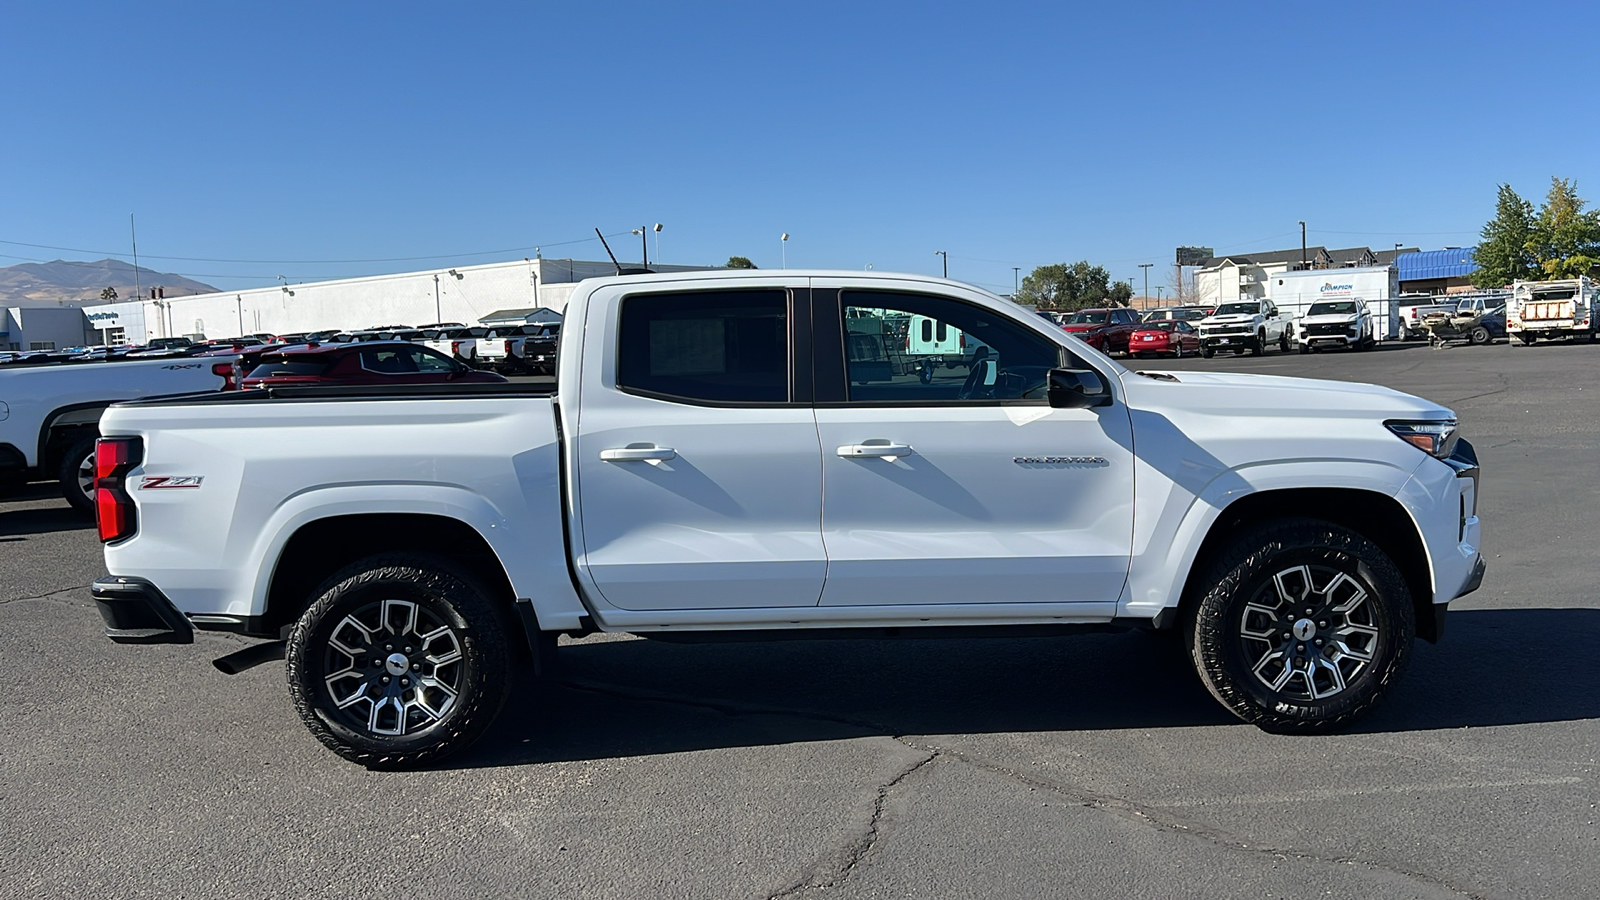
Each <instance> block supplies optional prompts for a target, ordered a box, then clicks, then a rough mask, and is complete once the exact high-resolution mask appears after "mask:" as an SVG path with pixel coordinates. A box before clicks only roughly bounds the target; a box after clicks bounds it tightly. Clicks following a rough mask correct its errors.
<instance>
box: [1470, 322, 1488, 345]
mask: <svg viewBox="0 0 1600 900" xmlns="http://www.w3.org/2000/svg"><path fill="white" fill-rule="evenodd" d="M1467 343H1469V344H1487V343H1489V329H1487V328H1485V327H1483V326H1482V325H1479V326H1478V327H1476V328H1474V329H1472V330H1471V331H1469V332H1467Z"/></svg>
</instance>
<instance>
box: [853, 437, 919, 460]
mask: <svg viewBox="0 0 1600 900" xmlns="http://www.w3.org/2000/svg"><path fill="white" fill-rule="evenodd" d="M835 452H836V453H838V454H839V455H840V456H842V457H844V458H845V459H859V458H862V457H878V458H880V459H899V458H900V457H902V456H910V455H911V454H912V453H915V452H916V451H914V450H912V449H911V445H910V444H891V443H889V442H888V441H883V442H881V443H880V442H875V441H869V442H867V443H865V444H845V445H843V446H841V447H840V448H839V449H838V450H837V451H835Z"/></svg>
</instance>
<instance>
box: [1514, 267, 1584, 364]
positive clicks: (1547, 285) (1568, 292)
mask: <svg viewBox="0 0 1600 900" xmlns="http://www.w3.org/2000/svg"><path fill="white" fill-rule="evenodd" d="M1506 334H1508V335H1510V336H1511V337H1512V338H1513V340H1512V342H1511V346H1513V347H1515V346H1516V345H1517V341H1518V340H1520V341H1521V342H1522V343H1523V344H1526V345H1531V344H1533V343H1534V342H1535V341H1537V340H1538V339H1540V338H1544V339H1545V340H1553V339H1555V338H1562V337H1570V338H1572V339H1574V340H1577V339H1578V338H1585V339H1587V340H1591V341H1592V340H1595V339H1596V338H1600V284H1596V283H1595V282H1594V281H1591V280H1590V279H1589V277H1588V276H1587V275H1585V276H1581V277H1579V278H1569V279H1566V280H1564V281H1518V282H1516V283H1515V284H1513V285H1512V286H1511V302H1510V303H1509V304H1508V305H1507V306H1506Z"/></svg>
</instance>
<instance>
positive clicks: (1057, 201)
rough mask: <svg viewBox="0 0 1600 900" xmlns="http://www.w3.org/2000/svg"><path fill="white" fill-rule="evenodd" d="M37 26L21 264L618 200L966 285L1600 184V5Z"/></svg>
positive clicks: (16, 77) (398, 13) (457, 10)
mask: <svg viewBox="0 0 1600 900" xmlns="http://www.w3.org/2000/svg"><path fill="white" fill-rule="evenodd" d="M4 23H5V31H6V32H7V34H8V37H9V40H8V41H7V42H6V44H7V52H6V54H5V55H3V56H0V92H3V93H0V96H3V97H4V98H5V102H4V104H0V110H3V119H0V121H4V122H5V124H6V126H7V127H6V132H7V133H6V135H5V138H4V139H3V140H0V173H3V179H4V180H3V181H0V185H3V187H0V241H5V242H8V243H0V254H4V256H0V265H9V264H12V263H16V262H21V261H25V260H26V259H52V258H56V257H63V258H67V259H95V258H99V257H101V256H104V255H106V252H107V251H114V252H117V253H121V254H124V255H126V254H127V252H128V216H129V214H130V213H134V214H136V215H137V220H138V229H139V250H140V262H141V264H145V265H148V266H149V267H151V268H155V269H159V270H162V271H171V272H179V273H182V274H188V275H191V276H192V277H195V278H198V279H199V280H201V281H206V282H209V283H211V284H215V285H217V286H219V287H223V288H239V287H247V286H252V285H260V284H268V283H275V282H276V276H277V275H280V274H282V275H285V276H287V277H288V278H289V280H291V281H309V280H315V279H318V278H327V277H346V276H355V275H362V274H368V273H376V272H393V271H407V270H410V269H417V268H427V267H431V266H435V265H439V264H451V265H455V264H462V263H473V262H490V261H494V260H500V259H516V258H521V257H522V256H531V255H532V254H533V249H532V248H533V247H534V246H536V245H538V246H542V247H543V252H544V255H545V256H547V257H559V256H576V257H578V258H587V259H597V258H603V251H601V249H600V248H599V246H598V244H597V243H596V242H595V241H594V240H593V239H592V235H593V231H592V230H591V229H593V228H594V227H595V226H598V227H600V228H601V229H602V230H603V231H605V232H606V233H608V234H611V233H615V232H626V231H627V230H628V229H629V228H632V227H636V226H638V225H641V224H654V223H655V222H661V223H663V225H664V229H663V231H662V233H661V235H660V254H659V256H660V258H659V260H658V261H662V262H669V263H720V262H722V261H723V260H725V259H726V258H727V257H728V256H729V255H732V254H739V255H744V256H749V257H750V258H751V259H753V260H754V261H755V262H756V263H757V264H758V265H760V266H762V267H763V268H767V267H776V266H777V265H779V260H780V246H779V241H778V236H779V234H780V233H782V232H789V233H790V235H791V238H790V241H789V244H788V248H787V258H788V265H789V266H790V267H799V266H808V267H810V266H817V267H829V268H844V269H858V268H864V267H866V266H868V265H871V266H872V267H873V268H875V269H878V270H893V271H910V272H923V273H937V272H938V271H939V264H940V260H939V258H938V257H937V256H936V255H935V252H934V251H936V250H946V251H948V253H949V261H950V275H951V277H955V278H961V279H963V280H967V281H971V282H974V283H977V284H981V285H984V286H986V287H990V288H992V289H995V290H1001V291H1008V290H1009V289H1010V287H1011V283H1012V280H1013V272H1012V267H1013V266H1017V267H1020V268H1021V269H1022V273H1023V274H1026V273H1027V272H1028V271H1029V270H1030V269H1032V268H1033V267H1034V266H1037V265H1042V264H1047V263H1052V262H1067V261H1073V260H1078V259H1088V260H1090V261H1092V262H1096V263H1100V264H1103V265H1105V266H1106V267H1107V268H1108V269H1109V270H1110V271H1111V273H1112V275H1113V277H1116V278H1128V277H1130V276H1135V277H1136V276H1137V274H1138V272H1139V269H1138V263H1140V262H1151V263H1155V264H1156V268H1155V269H1152V273H1159V272H1163V271H1170V263H1171V261H1172V253H1173V247H1174V246H1176V245H1179V244H1185V245H1189V244H1195V245H1206V246H1213V247H1215V248H1216V249H1217V250H1218V251H1245V250H1250V249H1271V248H1275V247H1287V246H1293V245H1297V244H1298V242H1299V234H1298V226H1297V225H1296V222H1297V221H1298V220H1301V219H1304V220H1306V221H1307V223H1308V228H1309V230H1310V235H1309V240H1310V243H1312V244H1326V245H1329V246H1349V245H1368V246H1372V247H1374V248H1383V247H1389V246H1392V245H1393V243H1394V242H1397V241H1398V242H1404V243H1406V244H1407V245H1408V246H1409V245H1414V246H1420V247H1423V248H1434V247H1443V246H1459V245H1463V244H1470V243H1472V242H1473V241H1474V240H1475V236H1476V233H1477V231H1478V229H1479V228H1480V227H1481V226H1482V224H1483V222H1484V220H1485V219H1487V218H1488V217H1489V216H1490V215H1491V214H1492V212H1493V205H1494V195H1495V185H1496V184H1497V183H1499V182H1509V183H1511V184H1512V185H1513V186H1514V187H1516V188H1517V189H1518V190H1519V191H1520V192H1521V193H1522V194H1523V196H1525V197H1527V198H1529V199H1531V200H1535V201H1537V200H1538V199H1540V198H1542V197H1543V195H1544V192H1545V190H1546V188H1547V186H1548V183H1549V179H1550V177H1551V176H1552V175H1559V176H1562V177H1568V178H1576V179H1577V180H1578V187H1579V193H1580V194H1581V195H1584V196H1587V197H1589V198H1591V199H1593V200H1596V201H1600V116H1597V115H1596V113H1595V108H1594V105H1593V99H1594V85H1595V79H1596V77H1597V76H1596V68H1595V65H1594V58H1593V35H1594V34H1595V33H1596V26H1600V11H1597V7H1596V6H1595V5H1594V4H1592V3H1577V2H1572V3H1543V4H1541V3H1522V4H1504V3H1458V4H1454V5H1451V6H1448V7H1446V6H1442V5H1435V4H1393V3H1340V4H1284V3H1281V2H1279V3H1263V4H1253V3H1250V4H1232V5H1226V6H1216V5H1212V6H1205V5H1196V4H1167V3H1137V2H1125V3H1064V4H1043V3H1035V4H1009V3H1003V2H990V3H984V4H966V5H949V4H939V3H931V2H930V3H920V4H898V3H860V2H857V3H841V4H834V3H812V4H783V5H780V4H672V3H661V2H655V3H641V4H633V3H620V2H614V3H606V4H591V3H564V4H542V3H512V4H504V5H490V4H413V3H386V4H378V3H359V2H351V3H345V2H340V3H326V2H320V3H307V4H300V3H275V4H270V5H268V4H259V5H254V6H251V7H247V6H245V5H243V4H231V3H215V2H211V3H195V4H168V3H150V4H109V3H108V4H96V3H67V2H62V3H34V4H8V5H7V7H6V12H5V13H4ZM1567 35H1570V36H1572V39H1571V40H1570V41H1565V43H1564V37H1563V36H1567ZM1535 132H1537V133H1535ZM586 236H589V238H588V239H587V240H585V238H586ZM570 241H577V243H563V242H570ZM21 244H41V245H49V246H51V247H62V248H73V250H74V251H76V252H69V251H65V250H53V249H44V248H36V247H27V246H21ZM612 245H613V248H614V249H615V250H617V252H618V256H619V257H621V258H622V259H623V260H624V261H627V260H636V259H637V258H638V251H639V248H638V239H637V238H634V237H631V236H625V237H621V238H617V239H614V240H613V242H612ZM489 251H501V252H489ZM651 253H652V258H656V253H655V249H654V247H653V246H652V250H651ZM433 256H437V257H440V258H439V259H433V260H422V259H416V260H394V258H397V257H433ZM173 257H190V258H192V259H175V258H173ZM375 259H384V260H394V261H386V262H370V261H365V260H375ZM246 260H248V261H251V262H244V261H246ZM312 260H332V261H337V262H310V261H312ZM254 261H261V262H254ZM1165 280H1166V279H1165V277H1163V276H1158V275H1153V277H1152V279H1151V287H1152V292H1153V289H1154V287H1155V285H1156V284H1158V283H1165ZM1135 286H1136V288H1139V289H1142V287H1143V285H1142V283H1136V285H1135Z"/></svg>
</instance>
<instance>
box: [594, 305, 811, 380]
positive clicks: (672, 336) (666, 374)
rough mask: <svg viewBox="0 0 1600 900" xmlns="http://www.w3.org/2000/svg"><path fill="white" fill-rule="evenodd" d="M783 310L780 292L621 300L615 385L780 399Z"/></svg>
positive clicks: (784, 365)
mask: <svg viewBox="0 0 1600 900" xmlns="http://www.w3.org/2000/svg"><path fill="white" fill-rule="evenodd" d="M788 307H789V303H788V293H787V292H786V291H783V290H758V291H706V292H694V293H682V294H645V295H638V296H632V297H628V298H626V299H624V300H623V301H622V310H621V327H620V338H619V347H618V353H619V356H618V363H617V386H618V387H619V388H621V389H623V390H626V391H630V392H633V393H640V394H647V395H653V396H659V397H663V398H667V399H675V400H686V401H690V402H695V401H703V402H711V403H787V402H788V401H789V374H788V373H789V337H788V335H789V329H788Z"/></svg>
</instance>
